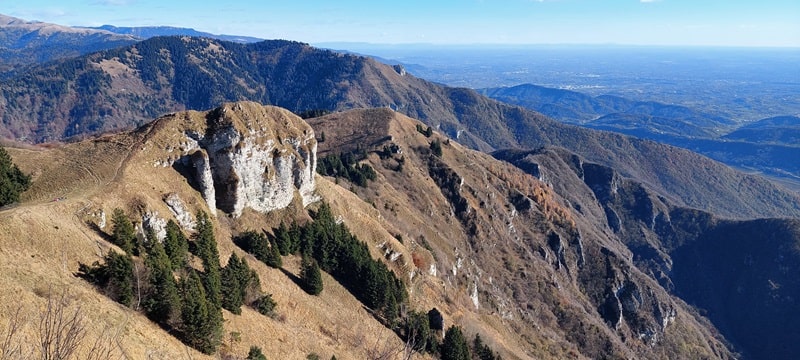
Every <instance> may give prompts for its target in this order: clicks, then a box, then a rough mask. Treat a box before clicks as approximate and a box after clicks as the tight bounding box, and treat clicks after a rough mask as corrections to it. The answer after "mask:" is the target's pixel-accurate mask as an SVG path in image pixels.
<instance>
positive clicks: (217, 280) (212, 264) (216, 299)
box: [195, 211, 222, 310]
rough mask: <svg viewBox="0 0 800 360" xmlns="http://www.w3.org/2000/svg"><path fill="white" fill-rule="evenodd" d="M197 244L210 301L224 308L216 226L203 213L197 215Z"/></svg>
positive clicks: (216, 306)
mask: <svg viewBox="0 0 800 360" xmlns="http://www.w3.org/2000/svg"><path fill="white" fill-rule="evenodd" d="M195 229H196V230H197V233H196V234H195V243H196V244H197V256H198V257H199V258H200V260H202V261H203V269H204V270H205V272H204V276H203V284H204V285H205V287H206V292H207V295H208V299H209V300H210V302H211V304H212V305H213V306H214V308H215V309H217V310H218V309H220V308H222V278H221V275H220V266H219V251H218V250H217V240H216V239H215V238H214V226H213V224H211V219H209V218H208V214H206V213H205V212H203V211H199V212H198V213H197V227H196V228H195Z"/></svg>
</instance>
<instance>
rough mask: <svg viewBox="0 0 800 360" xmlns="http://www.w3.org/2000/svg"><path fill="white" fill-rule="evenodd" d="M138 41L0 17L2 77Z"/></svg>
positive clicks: (101, 32)
mask: <svg viewBox="0 0 800 360" xmlns="http://www.w3.org/2000/svg"><path fill="white" fill-rule="evenodd" d="M137 41H139V39H138V38H136V37H133V36H130V35H121V34H114V33H111V32H109V31H104V30H94V29H79V28H72V27H67V26H61V25H55V24H48V23H42V22H36V21H25V20H22V19H17V18H14V17H11V16H6V15H2V14H0V74H1V73H4V72H7V71H14V72H19V70H20V68H27V67H29V66H32V65H35V64H41V63H45V62H48V61H51V60H55V59H63V58H68V57H74V56H79V55H83V54H87V53H90V52H95V51H99V50H104V49H110V48H113V47H117V46H124V45H129V44H132V43H135V42H137Z"/></svg>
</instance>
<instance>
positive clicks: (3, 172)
mask: <svg viewBox="0 0 800 360" xmlns="http://www.w3.org/2000/svg"><path fill="white" fill-rule="evenodd" d="M30 185H31V178H30V176H28V175H25V174H23V173H22V171H20V170H19V168H18V167H17V165H16V164H14V163H13V162H11V156H10V155H8V152H6V149H5V148H3V147H2V146H0V206H5V205H8V204H11V203H14V202H17V201H19V195H20V194H21V193H22V192H23V191H25V190H27V189H28V188H29V187H30Z"/></svg>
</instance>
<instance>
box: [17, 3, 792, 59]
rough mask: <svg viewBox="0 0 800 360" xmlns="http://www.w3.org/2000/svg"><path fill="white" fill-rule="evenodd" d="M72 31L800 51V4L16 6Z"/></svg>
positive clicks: (304, 39) (310, 40)
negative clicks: (180, 30)
mask: <svg viewBox="0 0 800 360" xmlns="http://www.w3.org/2000/svg"><path fill="white" fill-rule="evenodd" d="M3 5H4V9H3V10H2V11H3V12H4V13H6V14H7V15H9V16H14V17H18V18H22V19H25V20H36V21H43V22H48V23H56V24H62V25H68V26H100V25H106V24H108V25H115V26H175V27H188V28H193V29H196V30H199V31H206V32H210V33H215V34H230V35H242V36H253V37H259V38H264V39H277V38H280V39H288V40H296V41H302V42H307V43H313V44H319V43H353V42H354V43H371V44H396V45H399V44H420V43H424V44H431V45H440V44H448V45H475V44H495V45H551V44H553V45H601V46H606V45H620V46H712V47H789V48H795V47H800V2H797V1H790V0H766V1H760V2H757V3H756V2H749V1H727V2H720V1H715V0H696V1H686V0H608V1H603V2H600V1H592V0H506V1H503V2H502V3H497V2H490V1H485V0H460V1H456V0H446V1H440V2H425V1H419V0H411V1H405V2H402V3H386V2H367V1H358V0H342V1H339V2H336V3H335V4H330V3H327V2H324V1H321V0H312V1H295V2H275V1H259V2H257V1H249V0H248V1H233V2H226V3H203V4H198V3H197V2H190V1H186V0H178V1H170V2H164V1H154V0H63V1H60V2H58V3H57V4H54V3H53V2H52V1H48V0H26V1H21V0H7V1H3Z"/></svg>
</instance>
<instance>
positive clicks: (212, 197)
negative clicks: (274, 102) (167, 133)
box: [160, 102, 317, 217]
mask: <svg viewBox="0 0 800 360" xmlns="http://www.w3.org/2000/svg"><path fill="white" fill-rule="evenodd" d="M160 121H165V122H168V123H178V125H179V126H178V127H177V128H176V130H178V131H180V132H181V135H183V139H180V143H181V144H182V146H181V147H180V150H181V156H179V157H176V158H173V159H174V160H173V161H172V162H171V163H172V164H173V166H177V167H179V168H181V169H180V170H181V171H182V172H183V173H184V174H186V175H187V176H188V177H190V180H191V181H192V182H193V184H194V185H195V187H196V188H197V190H198V191H200V193H201V194H202V196H203V198H204V199H205V200H206V203H207V204H208V207H209V209H210V211H212V212H215V211H216V210H221V211H223V212H225V213H228V214H231V215H233V216H234V217H238V216H240V215H241V214H242V211H243V210H244V209H245V208H250V209H253V210H255V211H258V212H262V213H264V212H269V211H273V210H276V209H282V208H285V207H287V206H288V205H289V204H290V203H291V202H292V200H293V199H294V197H295V194H298V195H299V197H300V199H301V201H302V204H303V206H305V205H308V204H309V203H311V202H314V201H315V200H316V197H315V195H314V190H315V182H314V173H315V169H316V165H317V141H316V139H315V137H314V132H313V130H312V129H311V127H310V126H309V125H308V124H306V123H305V122H304V121H303V120H302V119H300V118H299V117H297V116H295V115H294V114H292V113H290V112H289V111H287V110H284V109H280V108H277V107H273V106H262V105H260V104H257V103H253V102H238V103H228V104H225V105H223V106H221V107H219V108H217V109H214V110H211V111H208V112H204V113H198V112H185V113H178V114H173V115H169V116H167V117H165V118H162V119H160ZM162 126H168V125H162ZM173 141H174V140H173ZM164 146H165V149H164V150H166V151H167V152H169V151H171V150H174V149H173V148H172V146H173V145H169V144H165V145H164Z"/></svg>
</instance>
